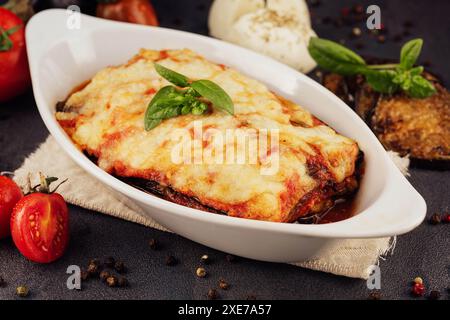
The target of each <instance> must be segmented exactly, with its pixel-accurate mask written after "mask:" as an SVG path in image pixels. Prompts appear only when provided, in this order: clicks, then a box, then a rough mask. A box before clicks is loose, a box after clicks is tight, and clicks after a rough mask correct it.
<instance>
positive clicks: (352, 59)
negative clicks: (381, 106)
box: [308, 38, 436, 98]
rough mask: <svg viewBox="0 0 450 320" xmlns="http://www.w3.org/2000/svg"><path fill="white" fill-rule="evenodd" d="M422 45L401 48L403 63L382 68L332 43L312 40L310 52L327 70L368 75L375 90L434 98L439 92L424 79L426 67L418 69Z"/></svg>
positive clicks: (414, 42) (411, 43) (414, 43)
mask: <svg viewBox="0 0 450 320" xmlns="http://www.w3.org/2000/svg"><path fill="white" fill-rule="evenodd" d="M422 45H423V40H422V39H414V40H411V41H409V42H407V43H405V45H403V47H402V49H401V52H400V63H397V64H395V63H393V64H382V65H368V64H366V62H365V61H364V59H363V58H361V57H360V56H359V55H357V54H356V53H354V52H353V51H351V50H349V49H347V48H345V47H344V46H342V45H340V44H338V43H335V42H333V41H330V40H324V39H319V38H311V39H310V41H309V44H308V51H309V53H310V55H311V57H312V58H313V59H314V60H315V61H316V62H317V64H318V65H319V66H320V67H322V68H323V69H325V70H328V71H331V72H334V73H338V74H342V75H345V76H349V75H356V74H361V75H364V76H365V78H366V80H367V82H368V83H369V85H370V86H371V87H372V88H373V89H374V90H375V91H378V92H381V93H386V94H393V93H395V92H397V91H398V90H402V91H404V92H405V93H406V94H408V95H409V96H411V97H413V98H426V97H429V96H431V95H433V94H434V93H435V92H436V89H435V88H434V86H433V84H432V83H431V82H429V81H428V80H426V79H425V78H423V77H422V76H421V74H422V72H423V67H421V66H417V67H414V64H415V63H416V61H417V59H418V57H419V55H420V51H421V50H422Z"/></svg>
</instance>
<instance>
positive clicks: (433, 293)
mask: <svg viewBox="0 0 450 320" xmlns="http://www.w3.org/2000/svg"><path fill="white" fill-rule="evenodd" d="M440 298H441V293H440V292H439V291H437V290H431V292H430V294H429V296H428V299H430V300H439V299H440Z"/></svg>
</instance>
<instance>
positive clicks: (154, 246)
mask: <svg viewBox="0 0 450 320" xmlns="http://www.w3.org/2000/svg"><path fill="white" fill-rule="evenodd" d="M148 244H149V245H150V249H152V250H158V249H159V243H158V241H157V240H156V239H150V241H149V242H148Z"/></svg>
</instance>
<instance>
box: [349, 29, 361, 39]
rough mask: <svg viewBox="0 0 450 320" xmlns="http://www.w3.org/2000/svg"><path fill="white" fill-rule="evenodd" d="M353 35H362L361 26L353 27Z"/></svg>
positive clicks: (356, 36)
mask: <svg viewBox="0 0 450 320" xmlns="http://www.w3.org/2000/svg"><path fill="white" fill-rule="evenodd" d="M351 35H352V37H355V38H358V37H360V36H361V35H362V31H361V29H360V28H358V27H355V28H353V29H352V34H351Z"/></svg>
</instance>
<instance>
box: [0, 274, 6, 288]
mask: <svg viewBox="0 0 450 320" xmlns="http://www.w3.org/2000/svg"><path fill="white" fill-rule="evenodd" d="M3 287H6V281H5V279H3V277H1V276H0V288H3Z"/></svg>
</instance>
